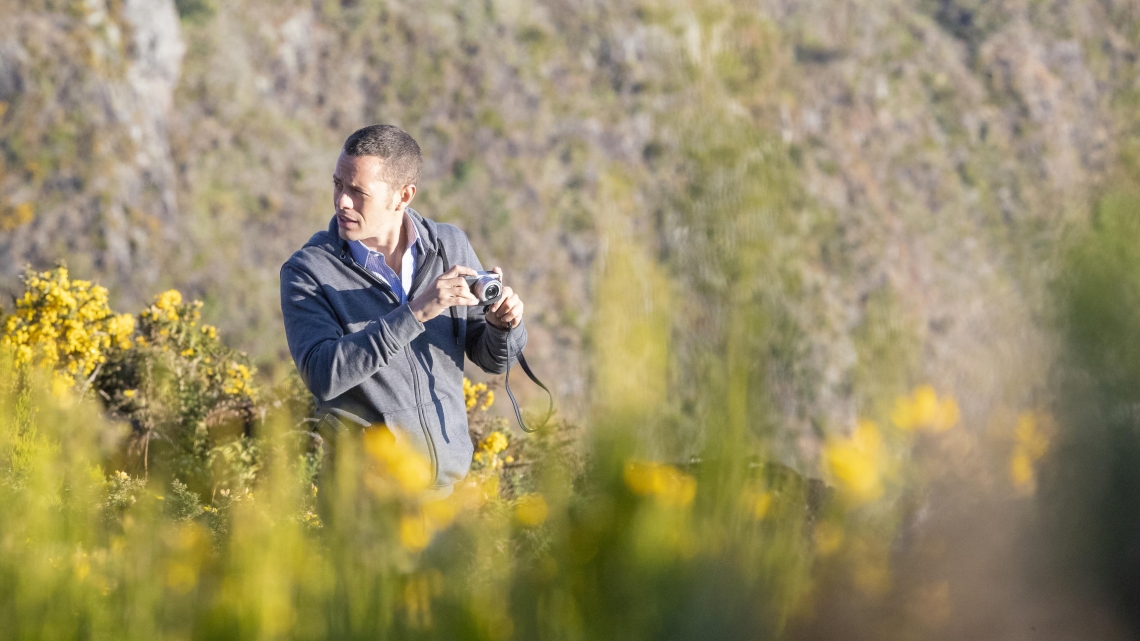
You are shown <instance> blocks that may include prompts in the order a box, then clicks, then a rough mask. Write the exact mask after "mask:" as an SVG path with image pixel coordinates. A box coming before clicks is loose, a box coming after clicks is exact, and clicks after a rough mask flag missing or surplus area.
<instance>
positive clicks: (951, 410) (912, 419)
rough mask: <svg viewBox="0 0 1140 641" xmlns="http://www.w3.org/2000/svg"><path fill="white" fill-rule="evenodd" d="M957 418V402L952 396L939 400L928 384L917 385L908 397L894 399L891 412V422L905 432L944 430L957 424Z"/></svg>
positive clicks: (958, 416)
mask: <svg viewBox="0 0 1140 641" xmlns="http://www.w3.org/2000/svg"><path fill="white" fill-rule="evenodd" d="M959 418H960V412H959V410H958V402H957V401H955V400H954V399H953V398H944V399H941V400H939V398H938V395H937V394H936V393H935V392H934V388H933V387H931V386H930V385H923V386H922V387H919V388H918V389H916V390H914V393H913V394H912V395H911V396H910V397H906V396H900V397H899V398H897V399H895V407H894V410H893V411H892V412H891V422H892V423H894V424H895V426H896V427H898V428H899V429H900V430H903V431H907V432H913V431H915V430H925V431H928V432H945V431H946V430H948V429H950V428H951V427H954V426H955V425H957V423H958V419H959Z"/></svg>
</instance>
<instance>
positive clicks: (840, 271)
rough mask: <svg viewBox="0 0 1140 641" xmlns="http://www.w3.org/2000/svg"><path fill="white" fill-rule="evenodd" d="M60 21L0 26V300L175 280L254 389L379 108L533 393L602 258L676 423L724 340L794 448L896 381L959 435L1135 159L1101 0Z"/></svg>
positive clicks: (994, 389) (124, 13)
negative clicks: (296, 259) (649, 339)
mask: <svg viewBox="0 0 1140 641" xmlns="http://www.w3.org/2000/svg"><path fill="white" fill-rule="evenodd" d="M83 6H84V7H85V8H84V9H83V10H82V11H77V12H73V13H68V14H59V13H51V12H48V11H47V10H45V9H43V8H42V7H40V6H38V5H36V6H28V4H27V3H23V4H22V5H21V6H20V7H11V8H5V11H4V15H5V16H12V19H10V20H5V21H4V24H3V25H2V26H0V36H2V37H0V43H2V44H0V101H2V102H3V103H4V104H5V105H6V107H5V110H6V113H5V115H4V116H3V120H2V122H0V146H2V148H3V152H4V155H3V158H4V165H3V174H2V175H0V198H2V201H0V229H3V236H0V264H2V265H4V270H5V273H6V274H7V278H8V281H7V285H6V286H7V287H9V288H12V287H14V285H13V283H14V280H13V276H14V275H15V274H16V273H17V271H18V270H19V268H20V267H21V266H22V264H23V263H24V262H31V263H33V264H34V265H36V266H38V267H43V266H46V265H47V264H49V263H50V262H51V261H52V260H54V259H56V258H58V257H67V258H68V260H69V261H70V262H71V264H73V265H76V266H78V267H80V268H81V269H83V270H84V273H91V274H92V275H93V276H95V277H97V278H100V279H102V280H103V281H105V282H108V284H110V285H112V286H113V288H114V291H115V292H116V295H117V297H118V299H117V302H118V304H119V306H120V307H121V308H123V309H130V308H132V307H134V306H137V305H138V304H139V303H141V302H142V301H143V300H144V299H146V298H148V297H149V296H150V295H152V294H153V293H154V292H155V291H157V290H158V289H159V288H160V287H166V286H178V287H180V288H182V289H183V290H184V291H186V292H187V293H188V294H190V295H196V296H204V297H206V298H207V301H208V303H209V304H208V306H207V308H206V313H207V317H208V318H207V320H209V321H211V322H216V323H217V324H218V325H219V326H220V327H221V328H222V329H223V331H224V332H225V333H226V334H227V338H228V339H229V340H231V341H235V342H237V343H238V344H240V345H241V346H242V347H244V348H245V349H247V350H249V351H250V352H251V353H253V354H255V355H257V356H258V357H259V358H260V362H261V364H262V366H263V367H264V368H267V369H269V370H270V371H271V372H273V373H274V374H275V375H280V374H282V373H283V372H285V371H286V370H287V369H288V368H290V367H292V364H291V363H290V362H289V361H288V357H287V354H286V352H285V350H284V339H283V336H282V330H281V323H280V318H279V304H278V300H277V296H278V289H277V270H278V267H279V266H280V264H281V263H282V262H283V261H284V260H285V258H287V257H288V255H289V254H290V253H291V252H292V251H293V250H294V249H296V248H297V247H299V246H300V245H301V244H302V243H303V242H304V241H305V240H306V239H307V238H308V237H309V236H310V235H311V234H312V233H313V232H314V231H316V230H319V229H323V228H324V226H325V225H326V224H327V222H328V219H329V217H330V216H331V213H332V212H331V208H330V205H329V202H328V197H329V190H328V175H329V172H330V170H331V167H332V163H333V162H334V160H335V156H336V153H337V149H338V148H339V146H340V144H341V143H342V141H343V140H344V138H345V137H346V136H347V135H348V134H349V133H350V132H351V131H352V130H354V129H356V128H357V127H359V126H362V125H365V124H370V123H373V122H391V123H395V124H398V125H400V126H402V127H404V128H405V129H407V130H408V131H410V132H411V133H412V134H413V135H414V136H416V138H417V140H419V142H420V144H421V146H422V147H423V148H424V150H425V152H426V159H425V160H426V164H425V169H424V173H423V178H422V181H421V182H422V184H421V185H420V192H419V195H417V200H416V206H417V209H419V210H420V211H422V212H423V213H425V214H426V215H428V216H431V217H433V218H436V219H439V220H444V221H448V222H454V223H456V224H459V225H460V226H462V227H463V228H464V229H465V230H467V231H468V233H469V234H470V235H471V237H472V239H473V241H474V242H475V244H476V247H477V249H478V250H479V251H480V255H481V258H482V260H483V262H484V264H487V265H493V264H500V265H502V266H503V267H504V268H505V271H506V273H507V276H508V279H509V280H511V281H512V282H513V283H515V284H516V285H517V286H518V289H519V290H520V291H522V292H523V293H525V294H526V295H527V302H528V315H529V318H530V320H529V321H528V322H530V323H531V327H532V337H533V338H532V343H531V347H530V348H529V349H530V350H531V352H532V353H533V355H530V354H528V356H531V358H530V360H531V361H532V362H535V363H541V364H542V366H540V369H542V370H544V371H547V372H552V374H551V375H549V376H547V378H552V379H554V380H556V381H557V382H556V383H555V386H556V388H557V391H558V394H559V396H560V397H562V398H563V399H564V403H563V407H564V408H566V410H567V411H568V413H570V414H574V413H575V410H574V408H575V407H576V406H578V407H580V406H581V404H580V403H578V401H582V400H584V399H586V398H587V397H588V396H589V392H590V384H589V382H590V380H591V376H592V374H591V370H590V369H589V368H588V367H587V362H588V359H587V358H586V357H584V356H583V355H584V354H587V353H588V346H589V345H590V344H594V345H596V344H597V341H593V342H592V343H591V340H592V339H591V331H598V330H591V322H590V321H591V319H593V318H594V317H593V315H592V314H593V310H592V304H593V302H595V301H593V299H592V296H593V294H594V293H595V292H596V291H597V287H596V285H597V280H596V276H597V275H598V273H599V270H600V269H601V268H602V267H603V266H604V264H605V260H606V257H607V256H613V254H612V252H613V251H615V248H617V249H621V248H626V247H636V248H638V251H642V252H643V253H644V254H645V255H646V256H650V257H652V259H653V261H655V262H656V264H657V265H658V266H659V267H660V269H661V270H662V272H663V274H664V275H665V277H666V278H665V280H666V281H668V282H672V283H674V284H675V285H676V287H677V292H678V293H681V294H682V295H681V296H677V297H674V300H675V301H677V302H678V304H677V305H676V306H675V307H674V310H675V312H676V313H675V314H674V315H673V316H672V319H671V321H670V322H671V323H672V325H671V328H670V332H669V335H670V336H671V338H670V347H669V350H670V353H671V357H670V358H671V359H672V361H671V363H672V365H671V367H673V369H672V370H671V371H675V372H677V374H676V376H675V377H674V379H671V380H672V382H671V383H670V384H671V385H675V386H676V389H677V393H676V394H673V395H671V396H670V399H669V404H670V409H669V410H668V412H672V414H673V416H674V417H675V418H676V419H677V420H676V421H675V422H676V423H677V424H678V425H698V423H697V422H696V421H694V420H692V419H693V417H694V416H696V415H699V414H700V412H701V411H703V410H702V409H701V403H709V401H708V400H707V398H708V397H707V396H702V393H701V391H702V390H704V389H705V388H703V387H702V386H704V385H708V384H709V383H708V381H712V380H717V377H718V376H724V375H725V371H726V370H725V367H726V366H725V359H724V358H721V355H723V354H724V353H725V350H727V349H729V348H731V347H732V346H733V345H736V346H737V347H739V349H737V350H736V353H737V354H738V355H739V356H740V359H741V363H746V364H747V365H740V366H739V367H740V368H741V369H740V372H742V374H740V375H742V376H747V377H748V383H747V384H746V385H745V388H746V390H747V393H746V396H747V398H748V402H747V403H745V405H746V406H747V407H746V410H745V414H746V415H747V417H748V418H747V421H748V422H749V424H750V425H753V426H757V427H756V429H765V428H763V427H761V426H764V425H768V426H777V425H778V426H779V430H778V432H779V433H780V435H781V436H780V439H782V440H783V445H782V446H781V447H782V448H783V450H782V452H783V453H782V454H781V455H782V456H784V457H785V458H787V459H789V462H793V463H794V462H795V461H797V460H799V461H811V460H812V459H813V457H814V447H815V444H816V443H818V438H819V435H820V434H825V433H829V432H834V431H842V430H845V429H847V428H848V427H849V426H850V424H851V422H852V421H853V419H854V417H855V416H857V415H858V416H865V415H872V416H874V415H882V413H883V408H884V407H885V404H886V403H889V401H890V399H891V398H892V397H893V395H895V394H897V393H900V392H901V391H903V390H905V389H907V388H908V387H909V386H912V385H914V384H917V383H920V382H933V383H935V384H936V385H937V386H938V387H939V389H940V390H944V391H949V392H953V393H955V394H956V395H957V396H958V397H959V398H960V400H961V401H962V404H963V410H964V413H965V416H966V422H970V421H972V420H975V419H978V418H979V417H981V416H983V415H985V414H986V413H987V412H988V411H989V410H990V409H992V408H994V407H996V406H1002V405H1011V406H1017V405H1020V404H1023V403H1024V402H1026V399H1028V398H1030V397H1032V395H1033V394H1034V390H1036V389H1038V387H1039V386H1040V384H1041V383H1042V380H1043V379H1042V375H1041V372H1042V371H1043V370H1044V369H1045V368H1046V366H1047V365H1048V363H1049V362H1050V359H1051V358H1052V357H1051V348H1050V338H1049V332H1048V331H1047V329H1046V324H1044V323H1042V318H1043V315H1044V314H1045V312H1046V310H1047V303H1046V301H1047V297H1046V295H1045V284H1046V283H1047V282H1048V280H1049V278H1050V276H1051V273H1052V270H1053V269H1054V265H1055V261H1054V259H1055V257H1056V255H1057V251H1058V249H1059V248H1060V247H1062V244H1061V243H1060V241H1061V240H1062V239H1063V238H1064V236H1065V233H1066V230H1069V229H1079V228H1080V227H1081V226H1082V225H1083V224H1084V220H1085V218H1086V217H1087V212H1088V208H1089V203H1090V201H1091V200H1092V199H1094V198H1095V197H1096V196H1097V194H1098V193H1099V192H1100V191H1101V190H1103V189H1104V187H1105V185H1106V184H1109V183H1111V181H1112V180H1113V179H1114V176H1117V175H1118V174H1119V173H1120V170H1119V169H1118V168H1119V167H1120V166H1121V162H1122V160H1121V159H1122V158H1124V159H1127V157H1129V154H1132V155H1134V152H1131V151H1129V150H1130V149H1132V146H1133V145H1134V140H1135V133H1134V132H1133V131H1132V123H1133V122H1134V110H1135V94H1134V89H1133V84H1134V77H1135V72H1136V69H1135V62H1134V61H1135V60H1136V59H1137V56H1136V54H1137V43H1136V42H1135V36H1134V35H1133V34H1135V33H1140V31H1138V30H1136V29H1134V28H1133V27H1132V26H1131V25H1135V24H1137V19H1138V16H1137V15H1136V14H1137V12H1136V11H1135V10H1134V9H1133V8H1131V7H1130V6H1129V5H1127V4H1124V3H1111V2H1108V3H1073V2H1066V1H1063V0H1057V1H1053V2H1045V3H1027V2H1023V1H1021V0H1008V1H1007V0H1002V1H998V2H973V1H972V0H939V1H937V2H935V1H930V2H925V1H923V2H918V3H916V4H914V5H907V6H903V5H898V4H891V3H873V2H866V1H863V0H850V1H846V2H835V1H833V0H827V1H823V0H818V1H817V0H809V1H806V2H778V1H771V2H763V3H761V4H760V5H754V4H751V3H742V2H740V3H737V2H730V1H723V2H719V1H718V2H711V1H710V2H702V3H684V2H681V3H668V2H649V3H640V4H638V5H637V6H633V5H632V4H629V5H626V4H622V3H617V4H612V3H611V4H602V5H598V4H595V3H589V2H583V3H571V4H567V3H564V2H548V3H547V2H539V3H530V4H527V5H525V6H523V5H519V6H514V5H511V6H508V5H505V4H504V5H499V4H494V3H492V4H489V5H480V6H478V7H476V6H474V5H471V4H470V3H462V2H454V3H446V2H445V3H444V4H443V5H439V6H437V7H435V8H434V9H432V10H430V11H426V12H425V10H422V9H421V8H416V9H414V10H413V9H412V8H406V7H403V6H401V5H384V6H380V5H379V4H374V3H366V2H342V3H339V4H338V3H321V4H320V5H319V6H315V5H314V4H313V3H310V2H301V1H300V0H295V1H294V0H290V1H286V2H267V1H264V0H243V1H241V2H226V3H223V2H211V1H208V0H193V1H191V0H186V1H185V2H179V3H177V4H175V3H173V2H163V1H157V0H156V1H153V2H150V1H143V0H131V1H128V2H124V3H110V4H107V5H104V4H101V3H100V2H88V3H86V4H84V5H83ZM176 8H177V9H179V10H180V11H181V16H179V15H178V14H177V13H176ZM183 39H184V40H185V42H186V43H187V45H186V47H184V46H183V45H182V41H183ZM615 220H620V221H621V224H620V225H617V226H615V225H612V224H610V223H612V222H613V221H615ZM638 296H641V294H636V295H635V294H631V296H630V297H631V299H634V298H636V299H637V300H639V301H640V300H642V298H638ZM643 298H645V300H650V299H651V298H652V297H643ZM647 305H648V306H651V305H650V304H649V303H646V304H645V305H642V307H646V306H647ZM738 309H749V310H754V311H755V314H754V315H753V316H748V315H745V316H747V317H742V316H739V315H734V311H733V310H738ZM749 314H752V312H749ZM734 319H735V320H734ZM734 323H735V325H734ZM734 328H735V329H734ZM741 328H745V329H741ZM734 332H736V333H735V334H734ZM733 336H736V338H732V337H733ZM742 337H743V338H742ZM274 363H276V364H278V365H274ZM554 373H556V374H554ZM595 374H596V372H595ZM685 390H696V391H694V392H692V393H686V391H685ZM773 429H775V428H773ZM697 430H698V431H699V425H698V427H697ZM691 436H692V435H689V436H678V440H677V443H676V444H674V445H673V446H670V447H674V448H675V449H678V450H684V449H685V448H686V447H691V446H692V445H693V443H694V440H693V439H692V438H690V437H691Z"/></svg>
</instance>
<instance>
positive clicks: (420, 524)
mask: <svg viewBox="0 0 1140 641" xmlns="http://www.w3.org/2000/svg"><path fill="white" fill-rule="evenodd" d="M430 542H431V535H430V533H429V532H428V531H427V523H425V522H424V519H423V517H422V516H420V515H418V514H402V515H400V545H402V546H404V548H405V549H407V550H409V551H411V552H419V551H420V550H422V549H424V548H426V547H427V544H428V543H430Z"/></svg>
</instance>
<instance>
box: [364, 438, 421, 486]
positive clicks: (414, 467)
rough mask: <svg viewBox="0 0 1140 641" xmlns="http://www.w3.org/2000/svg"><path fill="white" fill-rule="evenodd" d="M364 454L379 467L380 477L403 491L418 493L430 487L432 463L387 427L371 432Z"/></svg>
mask: <svg viewBox="0 0 1140 641" xmlns="http://www.w3.org/2000/svg"><path fill="white" fill-rule="evenodd" d="M364 450H365V451H366V452H368V454H369V456H371V457H372V460H373V461H375V462H376V463H377V464H379V466H380V473H381V474H382V475H383V476H384V477H386V478H391V479H392V480H394V481H395V482H396V485H397V487H398V488H399V490H400V491H402V492H405V493H416V492H419V491H421V490H424V489H427V487H428V485H429V484H431V463H430V462H429V461H428V460H427V459H426V458H425V457H424V456H423V455H421V454H420V453H418V452H416V451H415V450H413V449H412V448H411V447H410V446H408V445H407V444H406V443H404V442H402V441H399V440H397V439H396V436H395V435H394V434H392V431H391V430H389V429H388V428H387V427H384V426H377V427H374V428H372V429H370V430H368V431H367V432H366V433H365V435H364Z"/></svg>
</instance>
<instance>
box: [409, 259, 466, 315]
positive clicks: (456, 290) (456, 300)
mask: <svg viewBox="0 0 1140 641" xmlns="http://www.w3.org/2000/svg"><path fill="white" fill-rule="evenodd" d="M464 276H475V270H474V269H471V268H470V267H464V266H462V265H456V266H455V267H452V268H451V269H449V270H447V272H445V273H444V274H443V275H441V276H440V277H439V278H437V279H435V282H434V283H432V285H431V287H428V288H427V289H425V290H424V292H423V293H422V294H420V295H419V296H416V298H415V300H413V301H412V302H411V303H410V304H409V307H411V308H412V315H414V316H415V317H416V320H418V321H419V322H421V323H426V322H428V321H429V320H431V319H433V318H435V317H436V316H439V315H440V314H442V313H443V311H444V310H445V309H447V308H448V307H451V306H453V305H478V304H479V299H478V298H475V294H472V293H471V288H470V287H468V286H467V281H466V280H463V277H464Z"/></svg>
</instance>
